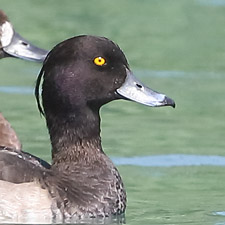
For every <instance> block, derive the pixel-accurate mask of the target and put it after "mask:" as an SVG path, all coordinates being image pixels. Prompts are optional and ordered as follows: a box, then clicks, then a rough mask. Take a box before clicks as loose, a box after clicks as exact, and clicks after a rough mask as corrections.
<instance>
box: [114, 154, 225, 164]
mask: <svg viewBox="0 0 225 225" xmlns="http://www.w3.org/2000/svg"><path fill="white" fill-rule="evenodd" d="M111 159H112V160H113V162H114V163H115V164H116V165H134V166H151V167H171V166H225V157H224V156H216V155H185V154H171V155H152V156H136V157H111Z"/></svg>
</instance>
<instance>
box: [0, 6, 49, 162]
mask: <svg viewBox="0 0 225 225" xmlns="http://www.w3.org/2000/svg"><path fill="white" fill-rule="evenodd" d="M47 53H48V51H47V50H44V49H41V48H38V47H36V46H34V45H32V44H31V43H30V42H28V41H27V40H25V39H24V38H23V37H22V36H20V35H19V34H18V33H17V32H16V31H15V30H14V28H13V25H12V24H11V22H10V21H9V19H8V17H7V16H6V14H5V13H4V12H3V11H2V10H0V59H2V58H6V57H14V58H21V59H24V60H30V61H36V62H43V61H44V59H45V57H46V56H47ZM0 146H3V149H4V150H5V151H6V149H7V148H8V149H13V150H17V151H20V150H21V148H22V145H21V143H20V140H19V138H18V136H17V134H16V132H15V131H14V129H13V128H12V127H11V125H10V123H9V122H8V120H7V119H6V118H5V117H4V116H3V115H2V113H0ZM34 160H35V158H34Z"/></svg>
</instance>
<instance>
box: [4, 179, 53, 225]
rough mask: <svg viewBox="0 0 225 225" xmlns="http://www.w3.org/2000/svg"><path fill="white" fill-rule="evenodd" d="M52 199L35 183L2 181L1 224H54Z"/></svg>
mask: <svg viewBox="0 0 225 225" xmlns="http://www.w3.org/2000/svg"><path fill="white" fill-rule="evenodd" d="M51 204H52V202H51V198H50V196H49V194H48V191H47V190H44V189H42V188H41V187H40V185H39V184H37V183H35V182H31V183H22V184H13V183H10V182H7V181H2V180H1V181H0V223H31V224H32V223H45V224H47V223H52V211H51Z"/></svg>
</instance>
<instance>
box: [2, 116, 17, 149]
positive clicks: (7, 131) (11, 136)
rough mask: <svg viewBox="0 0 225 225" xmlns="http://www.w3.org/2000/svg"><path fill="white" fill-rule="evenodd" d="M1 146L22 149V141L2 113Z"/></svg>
mask: <svg viewBox="0 0 225 225" xmlns="http://www.w3.org/2000/svg"><path fill="white" fill-rule="evenodd" d="M0 146H6V147H9V148H13V149H17V150H20V149H21V143H20V140H19V138H18V136H17V134H16V132H15V131H14V129H13V128H12V127H11V125H10V123H9V122H8V121H7V120H6V119H5V118H4V116H3V115H2V114H1V113H0Z"/></svg>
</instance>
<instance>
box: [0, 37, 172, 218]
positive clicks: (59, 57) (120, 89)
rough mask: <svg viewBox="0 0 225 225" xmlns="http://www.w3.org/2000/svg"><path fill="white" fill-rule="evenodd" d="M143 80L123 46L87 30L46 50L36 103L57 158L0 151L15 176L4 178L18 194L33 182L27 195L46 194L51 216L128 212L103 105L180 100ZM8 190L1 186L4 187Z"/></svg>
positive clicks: (4, 166)
mask: <svg viewBox="0 0 225 225" xmlns="http://www.w3.org/2000/svg"><path fill="white" fill-rule="evenodd" d="M42 79H43V84H42V102H41V101H40V99H39V85H40V82H41V80H42ZM137 82H138V81H137V80H136V79H134V78H133V75H132V72H131V71H130V69H129V66H128V63H127V60H126V57H125V56H124V54H123V52H122V51H121V50H120V48H119V47H118V46H117V45H116V44H114V43H113V42H112V41H110V40H108V39H106V38H102V37H96V36H85V35H84V36H78V37H74V38H71V39H68V40H66V41H64V42H62V43H60V44H58V45H57V46H56V47H55V48H54V49H53V50H52V51H51V52H50V53H49V55H48V56H47V58H46V60H45V62H44V65H43V67H42V70H41V72H40V74H39V77H38V79H37V85H36V98H37V103H38V107H39V110H40V111H41V112H42V113H43V115H45V118H46V123H47V127H48V130H49V134H50V141H51V145H52V164H51V166H50V168H46V166H43V165H42V164H41V163H36V164H35V163H34V162H36V161H34V162H32V161H29V160H27V159H26V158H25V157H22V158H21V157H18V155H15V156H13V154H11V156H10V157H11V159H10V160H9V159H8V156H7V154H8V153H7V152H5V155H3V152H0V165H2V167H0V174H1V171H3V170H4V169H5V170H7V174H11V175H12V176H11V177H12V179H9V177H10V176H8V177H7V176H5V177H3V176H2V177H1V176H0V179H1V180H2V182H3V183H4V182H5V183H4V184H6V185H12V186H14V190H15V191H14V193H19V192H20V191H23V190H22V187H23V185H24V187H25V186H26V187H27V185H28V184H29V185H30V189H29V190H30V191H29V190H28V191H27V195H30V194H31V193H32V196H33V198H34V197H35V199H38V198H39V199H42V201H43V202H44V203H43V204H42V209H43V211H44V212H45V214H44V215H49V212H51V213H50V217H49V218H50V220H52V221H57V222H65V221H70V222H71V221H74V220H80V219H84V218H106V217H111V216H117V215H123V214H124V212H125V209H126V192H125V189H124V185H123V182H122V179H121V177H120V174H119V172H118V170H117V169H116V167H115V166H114V165H113V163H112V161H111V160H110V159H109V158H108V157H107V156H106V155H105V153H104V151H103V149H102V145H101V137H100V114H99V112H100V108H101V106H103V105H104V104H106V103H108V102H110V101H112V100H116V99H131V100H133V101H137V102H140V103H142V104H146V105H150V106H166V105H169V106H173V107H174V106H175V103H174V102H173V100H171V99H169V98H168V97H166V96H165V95H163V94H159V93H157V92H154V91H152V90H151V89H148V88H147V87H145V86H144V85H143V84H141V83H140V82H139V83H137ZM8 155H9V154H8ZM10 162H13V165H12V163H11V164H10ZM18 168H20V169H19V170H18ZM13 174H16V175H17V178H13ZM14 179H15V180H14ZM31 184H32V185H31ZM1 187H3V188H2V189H3V190H1ZM35 188H36V189H35ZM5 189H6V188H5V186H4V185H2V186H0V193H4V190H5ZM31 189H32V191H31ZM34 189H35V190H34ZM37 190H38V191H37ZM34 193H35V194H34ZM44 196H45V197H44ZM1 197H3V199H4V196H0V199H1ZM5 198H7V197H5ZM43 199H44V200H43ZM1 201H3V200H0V212H1V211H2V212H3V211H4V209H5V208H6V206H2V209H1ZM20 201H21V202H22V199H20ZM5 202H7V199H6V200H5ZM35 202H36V205H39V204H38V203H37V201H36V200H35ZM15 204H18V202H16V203H15ZM44 204H45V205H44ZM19 207H20V205H18V209H16V210H14V214H15V213H17V212H18V213H17V215H18V218H21V217H22V218H24V216H19V212H21V211H20V210H19ZM28 208H29V207H26V206H25V207H24V209H23V212H24V211H27V209H28ZM35 210H37V209H36V208H35V207H33V212H32V213H33V214H35ZM5 214H7V213H5ZM28 217H29V216H28ZM42 219H43V218H42ZM33 222H38V221H33Z"/></svg>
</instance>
